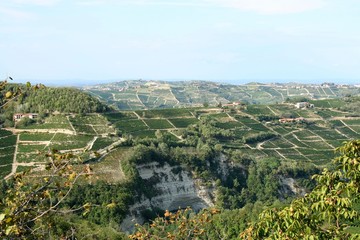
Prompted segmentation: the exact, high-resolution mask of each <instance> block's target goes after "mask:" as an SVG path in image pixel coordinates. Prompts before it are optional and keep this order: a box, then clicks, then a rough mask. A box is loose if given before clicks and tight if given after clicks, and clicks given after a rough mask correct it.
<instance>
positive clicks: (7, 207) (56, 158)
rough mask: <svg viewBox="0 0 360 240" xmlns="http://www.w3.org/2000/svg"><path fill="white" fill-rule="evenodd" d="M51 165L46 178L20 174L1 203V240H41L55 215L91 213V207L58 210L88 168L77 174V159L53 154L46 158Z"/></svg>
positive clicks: (47, 167)
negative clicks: (81, 211)
mask: <svg viewBox="0 0 360 240" xmlns="http://www.w3.org/2000/svg"><path fill="white" fill-rule="evenodd" d="M46 157H48V158H49V162H48V164H47V165H46V169H47V172H46V173H45V174H44V176H43V177H41V176H37V177H36V178H32V177H29V174H28V172H22V173H17V174H16V175H15V176H14V177H13V178H12V179H11V181H9V183H8V184H9V186H8V188H7V190H6V192H5V196H3V197H2V198H1V201H0V237H1V238H6V239H15V238H16V239H41V238H43V237H44V236H45V235H47V234H48V232H49V231H50V228H51V226H52V224H51V223H52V218H51V217H53V216H54V215H55V214H58V213H59V212H62V213H64V214H66V213H69V212H73V211H78V210H81V209H85V210H89V209H90V204H84V205H83V206H81V207H80V208H78V209H68V210H61V211H60V210H59V206H60V204H61V203H62V202H63V201H64V199H65V198H66V197H67V196H68V194H69V193H70V191H71V190H72V188H73V186H74V184H75V182H76V181H77V179H78V178H79V177H80V176H81V175H87V174H89V173H90V167H89V166H85V167H84V170H83V171H82V172H78V171H75V170H74V169H73V167H72V163H74V162H76V161H77V160H78V157H77V156H75V155H73V154H71V153H65V154H61V153H59V152H57V151H53V152H51V153H49V154H47V155H46Z"/></svg>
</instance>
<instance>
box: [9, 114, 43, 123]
mask: <svg viewBox="0 0 360 240" xmlns="http://www.w3.org/2000/svg"><path fill="white" fill-rule="evenodd" d="M38 116H39V114H37V113H15V114H14V116H13V119H14V121H15V122H17V121H20V120H21V119H22V118H24V117H28V118H30V119H37V118H38Z"/></svg>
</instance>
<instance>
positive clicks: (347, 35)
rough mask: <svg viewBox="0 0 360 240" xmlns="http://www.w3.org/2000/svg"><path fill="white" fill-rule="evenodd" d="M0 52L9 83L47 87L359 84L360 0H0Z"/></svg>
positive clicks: (3, 73) (1, 66)
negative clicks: (57, 83) (182, 82)
mask: <svg viewBox="0 0 360 240" xmlns="http://www.w3.org/2000/svg"><path fill="white" fill-rule="evenodd" d="M0 53H1V58H0V77H1V78H5V77H6V76H7V74H9V75H11V76H12V77H13V78H16V79H37V80H38V79H41V80H43V81H45V83H46V81H51V80H52V81H54V80H60V79H64V80H68V81H70V80H76V79H79V80H85V79H88V80H99V81H98V82H101V81H100V80H110V79H111V80H116V79H139V78H142V79H203V80H252V79H270V80H276V81H277V80H278V81H281V80H283V81H286V80H292V79H297V80H306V81H312V80H314V79H338V80H344V79H345V80H347V81H352V82H353V83H357V80H359V79H360V1H359V0H0ZM359 82H360V81H359Z"/></svg>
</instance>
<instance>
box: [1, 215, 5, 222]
mask: <svg viewBox="0 0 360 240" xmlns="http://www.w3.org/2000/svg"><path fill="white" fill-rule="evenodd" d="M5 216H6V215H5V214H4V213H2V214H0V222H1V221H2V220H4V218H5Z"/></svg>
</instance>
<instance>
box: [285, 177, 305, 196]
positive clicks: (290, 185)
mask: <svg viewBox="0 0 360 240" xmlns="http://www.w3.org/2000/svg"><path fill="white" fill-rule="evenodd" d="M280 182H281V184H282V186H283V192H285V193H292V194H295V195H300V196H304V195H305V194H306V190H305V189H304V188H302V187H300V186H298V185H297V183H296V180H295V179H293V178H284V177H280Z"/></svg>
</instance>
